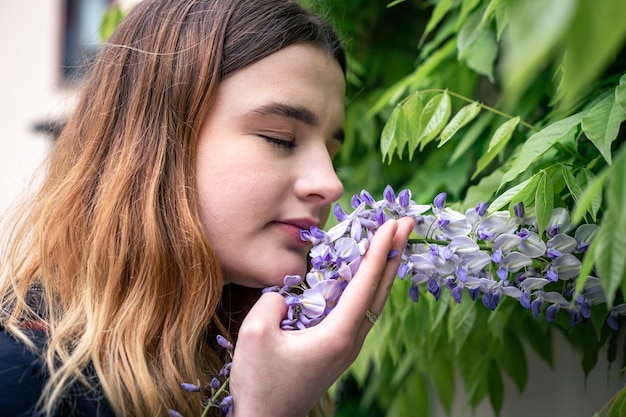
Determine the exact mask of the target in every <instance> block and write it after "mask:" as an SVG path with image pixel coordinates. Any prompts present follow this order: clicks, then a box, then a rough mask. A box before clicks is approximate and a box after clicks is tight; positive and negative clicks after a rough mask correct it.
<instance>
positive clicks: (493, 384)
mask: <svg viewBox="0 0 626 417" xmlns="http://www.w3.org/2000/svg"><path fill="white" fill-rule="evenodd" d="M487 386H488V387H489V391H488V392H489V401H490V402H491V407H492V408H493V411H494V412H495V413H496V416H497V415H500V410H502V404H503V403H504V382H503V381H502V374H501V373H500V367H499V366H498V364H497V363H496V361H494V360H491V361H489V371H488V372H487Z"/></svg>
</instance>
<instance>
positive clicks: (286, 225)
mask: <svg viewBox="0 0 626 417" xmlns="http://www.w3.org/2000/svg"><path fill="white" fill-rule="evenodd" d="M273 223H274V224H275V225H276V227H277V228H278V229H279V230H281V231H282V232H283V233H284V234H286V235H287V236H288V238H289V240H290V241H291V242H293V243H295V244H297V245H298V246H308V245H309V242H306V241H304V240H302V239H301V238H300V230H302V229H304V230H309V229H310V228H311V226H317V227H319V222H318V221H315V220H313V219H286V220H278V221H275V222H273Z"/></svg>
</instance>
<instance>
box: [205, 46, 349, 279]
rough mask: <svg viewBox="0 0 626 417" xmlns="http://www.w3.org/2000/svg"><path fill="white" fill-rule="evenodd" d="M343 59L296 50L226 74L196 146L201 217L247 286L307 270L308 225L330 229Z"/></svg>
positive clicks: (226, 264)
mask: <svg viewBox="0 0 626 417" xmlns="http://www.w3.org/2000/svg"><path fill="white" fill-rule="evenodd" d="M344 94H345V82H344V77H343V73H342V71H341V68H340V66H339V64H338V63H337V62H336V61H335V60H334V59H333V58H332V57H330V56H329V55H327V54H326V53H325V52H324V51H323V50H321V49H319V48H318V47H315V46H313V45H309V44H295V45H291V46H288V47H286V48H284V49H282V50H280V51H278V52H275V53H273V54H271V55H269V56H268V57H266V58H264V59H262V60H260V61H258V62H256V63H254V64H251V65H249V66H247V67H244V68H243V69H241V70H239V71H237V72H235V73H233V74H232V75H230V76H229V77H227V78H226V79H225V80H224V81H223V82H222V83H221V84H220V86H219V88H218V91H217V95H216V97H215V100H214V102H213V104H212V107H211V111H210V112H209V115H208V117H207V118H206V120H205V121H204V123H203V124H202V127H201V130H200V136H199V142H198V153H197V161H196V163H197V172H198V189H199V202H200V213H201V216H202V221H203V223H204V226H205V229H206V233H207V235H208V238H209V241H210V242H211V245H212V246H213V248H214V249H215V251H216V253H217V256H218V258H219V260H220V263H221V266H222V269H223V271H224V275H225V278H226V281H227V282H229V283H236V284H239V285H243V286H246V287H266V286H270V285H276V284H280V283H282V280H283V278H284V276H285V275H289V274H299V275H304V274H305V273H306V256H307V253H308V250H309V248H310V246H309V245H308V244H306V243H304V242H303V241H302V240H300V229H302V228H304V229H308V228H309V227H311V226H320V227H321V226H323V225H324V223H325V222H326V219H327V217H328V212H329V210H328V208H329V204H330V203H331V202H333V201H335V200H337V199H338V198H339V197H340V196H341V194H342V193H343V186H342V184H341V182H340V181H339V179H338V178H337V176H336V174H335V171H334V168H333V165H332V161H331V159H332V158H333V156H334V155H335V154H336V153H337V151H338V150H339V147H340V145H341V142H342V140H343V122H344Z"/></svg>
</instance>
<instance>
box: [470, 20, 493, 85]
mask: <svg viewBox="0 0 626 417" xmlns="http://www.w3.org/2000/svg"><path fill="white" fill-rule="evenodd" d="M497 56H498V44H497V42H496V37H495V35H494V34H493V33H492V32H490V31H487V30H484V31H482V32H481V33H480V36H479V37H478V39H476V41H475V42H473V43H472V44H471V45H470V46H469V47H468V48H467V50H466V52H465V58H464V61H465V63H466V64H467V66H468V67H469V68H471V69H473V70H474V71H476V72H477V73H478V74H481V75H484V76H485V77H487V79H489V81H491V82H492V83H495V79H494V76H493V70H494V63H495V61H496V57H497Z"/></svg>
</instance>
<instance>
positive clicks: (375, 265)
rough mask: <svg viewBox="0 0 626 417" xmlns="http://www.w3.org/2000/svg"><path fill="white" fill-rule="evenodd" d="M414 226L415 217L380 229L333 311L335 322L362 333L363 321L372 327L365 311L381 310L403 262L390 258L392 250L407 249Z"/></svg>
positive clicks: (333, 320)
mask: <svg viewBox="0 0 626 417" xmlns="http://www.w3.org/2000/svg"><path fill="white" fill-rule="evenodd" d="M412 228H413V220H412V219H410V218H406V219H401V221H395V220H389V221H387V222H386V223H385V224H383V225H382V226H381V227H380V228H379V229H378V231H377V232H376V234H375V235H374V238H373V239H372V243H371V245H370V248H369V249H368V251H367V253H366V254H365V256H364V258H363V261H362V263H361V266H360V267H359V270H358V272H357V273H356V275H355V276H354V278H353V279H352V281H351V282H350V285H348V286H347V287H346V289H345V290H344V292H343V294H342V296H341V299H340V301H339V303H338V304H337V306H336V307H335V308H334V310H333V311H332V312H331V313H330V315H334V316H336V317H335V318H333V319H332V322H334V323H338V325H343V326H345V329H344V330H346V331H348V330H349V329H351V330H352V331H357V332H359V333H361V331H360V328H361V326H362V325H363V324H365V323H367V325H368V326H369V327H371V324H370V323H369V322H368V321H367V320H366V318H365V311H366V310H367V309H370V310H371V311H372V312H374V313H376V314H378V313H380V311H381V310H382V307H383V306H384V303H385V300H386V298H387V295H388V294H389V291H390V289H391V284H392V282H393V279H394V277H395V276H396V272H397V268H398V265H399V262H400V256H399V255H396V256H395V257H394V258H392V259H390V260H388V259H387V256H388V254H389V252H390V251H391V250H392V249H396V250H398V251H401V250H402V249H403V248H404V246H405V245H406V243H407V239H408V236H409V234H410V233H411V230H412ZM374 302H375V304H376V305H375V306H373V303H374ZM374 308H376V310H374ZM363 337H364V336H363Z"/></svg>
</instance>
